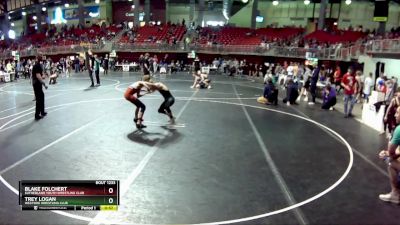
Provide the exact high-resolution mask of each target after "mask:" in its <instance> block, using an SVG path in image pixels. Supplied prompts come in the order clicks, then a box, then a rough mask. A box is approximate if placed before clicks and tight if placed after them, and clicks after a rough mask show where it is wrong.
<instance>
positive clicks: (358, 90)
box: [355, 70, 364, 102]
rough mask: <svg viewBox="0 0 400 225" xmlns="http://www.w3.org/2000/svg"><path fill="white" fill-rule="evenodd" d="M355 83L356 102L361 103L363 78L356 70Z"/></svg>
mask: <svg viewBox="0 0 400 225" xmlns="http://www.w3.org/2000/svg"><path fill="white" fill-rule="evenodd" d="M355 78H356V81H357V84H356V85H357V87H356V93H355V96H356V102H361V97H362V92H363V86H364V76H363V75H362V72H361V71H360V70H358V71H357V72H356V77H355Z"/></svg>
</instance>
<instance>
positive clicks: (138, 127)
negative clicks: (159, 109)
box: [136, 124, 147, 130]
mask: <svg viewBox="0 0 400 225" xmlns="http://www.w3.org/2000/svg"><path fill="white" fill-rule="evenodd" d="M146 127H147V126H145V125H143V124H136V128H137V129H139V130H140V129H143V128H146Z"/></svg>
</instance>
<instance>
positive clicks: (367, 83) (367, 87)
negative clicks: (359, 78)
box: [363, 73, 374, 102]
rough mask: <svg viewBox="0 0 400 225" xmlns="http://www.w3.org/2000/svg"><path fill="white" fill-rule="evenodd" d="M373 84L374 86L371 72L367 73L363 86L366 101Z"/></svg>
mask: <svg viewBox="0 0 400 225" xmlns="http://www.w3.org/2000/svg"><path fill="white" fill-rule="evenodd" d="M373 86H374V81H373V80H372V73H369V75H368V76H367V77H366V78H365V81H364V88H363V94H364V99H365V101H367V102H368V97H369V96H370V95H371V90H372V87H373Z"/></svg>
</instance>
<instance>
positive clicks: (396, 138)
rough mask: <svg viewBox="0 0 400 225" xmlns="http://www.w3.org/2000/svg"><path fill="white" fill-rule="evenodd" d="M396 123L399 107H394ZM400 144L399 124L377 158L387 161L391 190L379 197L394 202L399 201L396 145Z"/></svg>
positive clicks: (398, 163) (399, 115) (399, 117)
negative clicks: (385, 148) (385, 147)
mask: <svg viewBox="0 0 400 225" xmlns="http://www.w3.org/2000/svg"><path fill="white" fill-rule="evenodd" d="M395 118H396V123H397V124H399V123H400V107H398V108H397V109H396V114H395ZM399 145H400V126H397V127H396V129H395V130H394V134H393V138H392V139H391V140H390V141H389V143H388V148H387V150H382V151H381V152H379V158H381V159H383V160H385V162H387V163H388V171H389V181H390V186H391V191H390V192H389V193H387V194H381V195H379V199H381V200H382V201H385V202H392V203H395V204H399V203H400V189H399V186H398V174H399V172H400V161H399V157H400V154H399V153H397V152H396V149H397V147H398V146H399Z"/></svg>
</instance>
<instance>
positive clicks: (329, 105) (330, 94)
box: [321, 84, 336, 110]
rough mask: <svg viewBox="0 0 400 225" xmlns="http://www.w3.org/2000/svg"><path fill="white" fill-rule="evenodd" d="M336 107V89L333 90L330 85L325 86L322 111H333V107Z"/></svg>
mask: <svg viewBox="0 0 400 225" xmlns="http://www.w3.org/2000/svg"><path fill="white" fill-rule="evenodd" d="M335 105H336V89H335V88H333V87H332V86H331V85H330V84H327V85H326V86H325V89H324V92H323V102H322V107H321V108H322V109H326V110H328V109H329V110H333V106H335Z"/></svg>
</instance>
